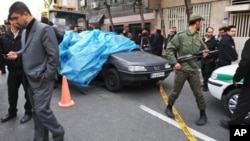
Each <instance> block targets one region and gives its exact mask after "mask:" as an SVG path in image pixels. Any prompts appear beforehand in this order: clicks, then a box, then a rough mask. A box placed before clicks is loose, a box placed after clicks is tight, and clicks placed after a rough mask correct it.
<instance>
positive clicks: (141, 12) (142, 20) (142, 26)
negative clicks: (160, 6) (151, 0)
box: [133, 0, 145, 28]
mask: <svg viewBox="0 0 250 141" xmlns="http://www.w3.org/2000/svg"><path fill="white" fill-rule="evenodd" d="M133 6H134V12H135V9H136V6H138V8H139V13H140V16H141V28H145V19H144V7H143V4H142V0H135V1H134V4H133Z"/></svg>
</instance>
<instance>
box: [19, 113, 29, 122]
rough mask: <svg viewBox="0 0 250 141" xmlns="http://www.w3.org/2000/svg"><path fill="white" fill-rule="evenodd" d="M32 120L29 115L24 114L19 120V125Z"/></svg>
mask: <svg viewBox="0 0 250 141" xmlns="http://www.w3.org/2000/svg"><path fill="white" fill-rule="evenodd" d="M31 118H32V115H30V114H25V115H24V116H23V117H22V119H21V120H20V123H26V122H27V121H29V120H30V119H31Z"/></svg>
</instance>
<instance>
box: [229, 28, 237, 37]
mask: <svg viewBox="0 0 250 141" xmlns="http://www.w3.org/2000/svg"><path fill="white" fill-rule="evenodd" d="M227 34H228V35H229V36H232V37H234V36H235V35H236V26H235V25H229V26H228V27H227Z"/></svg>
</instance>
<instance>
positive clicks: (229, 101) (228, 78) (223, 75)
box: [208, 64, 243, 116]
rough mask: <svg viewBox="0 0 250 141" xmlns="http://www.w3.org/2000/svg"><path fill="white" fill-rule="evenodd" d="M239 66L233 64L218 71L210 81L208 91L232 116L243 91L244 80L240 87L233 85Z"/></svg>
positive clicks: (239, 84)
mask: <svg viewBox="0 0 250 141" xmlns="http://www.w3.org/2000/svg"><path fill="white" fill-rule="evenodd" d="M237 67H238V64H232V65H228V66H224V67H220V68H218V69H216V70H215V71H214V72H213V73H212V75H211V77H210V78H209V80H208V89H209V92H210V94H211V95H212V96H213V97H215V98H216V99H218V100H221V101H222V103H223V106H224V108H225V110H226V113H227V114H228V115H229V116H231V115H232V113H233V111H234V109H235V107H236V105H237V100H238V96H239V94H240V91H241V87H242V84H243V80H242V81H240V82H239V83H238V86H237V87H235V86H234V85H233V75H234V74H235V71H236V69H237Z"/></svg>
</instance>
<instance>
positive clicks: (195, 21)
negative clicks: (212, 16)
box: [189, 13, 204, 31]
mask: <svg viewBox="0 0 250 141" xmlns="http://www.w3.org/2000/svg"><path fill="white" fill-rule="evenodd" d="M203 20H204V18H203V17H202V16H201V15H199V14H197V13H193V14H192V15H191V16H190V18H189V26H194V27H195V28H196V30H197V31H199V30H200V29H201V27H202V25H203Z"/></svg>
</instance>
